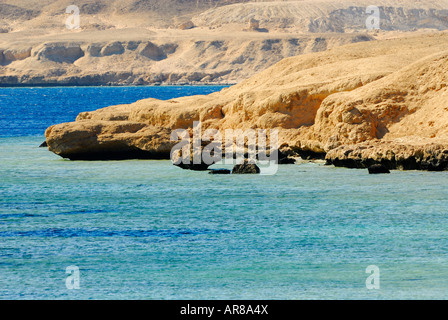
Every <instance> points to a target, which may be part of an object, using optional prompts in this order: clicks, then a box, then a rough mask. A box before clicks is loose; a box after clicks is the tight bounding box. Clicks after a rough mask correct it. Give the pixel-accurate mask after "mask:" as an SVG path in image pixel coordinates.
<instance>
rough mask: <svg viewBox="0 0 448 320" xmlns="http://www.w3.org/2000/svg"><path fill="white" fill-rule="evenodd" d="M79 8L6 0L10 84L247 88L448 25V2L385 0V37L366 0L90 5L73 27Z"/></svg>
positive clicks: (139, 0) (3, 67) (1, 35)
mask: <svg viewBox="0 0 448 320" xmlns="http://www.w3.org/2000/svg"><path fill="white" fill-rule="evenodd" d="M71 4H72V2H71V1H69V0H44V1H36V0H23V1H17V0H2V1H0V85H3V86H5V85H51V84H53V85H54V84H56V85H148V84H198V83H200V84H222V83H238V82H240V81H242V80H244V79H247V78H249V77H250V76H252V75H254V74H256V73H258V72H260V71H262V70H265V69H266V68H268V67H270V66H271V65H273V64H275V63H277V62H279V61H280V60H282V59H284V58H288V57H293V56H297V55H301V54H307V53H311V52H320V51H325V50H327V49H331V48H334V47H337V46H341V45H346V44H350V43H357V42H362V41H373V40H376V39H386V38H397V37H403V36H406V33H407V32H410V31H412V32H414V33H416V34H417V33H424V34H431V33H432V32H434V31H437V30H444V29H446V28H447V26H448V22H447V21H448V20H447V19H448V11H447V10H446V9H445V8H448V0H425V1H409V0H400V1H392V0H380V1H377V2H376V5H378V7H379V10H380V16H381V25H380V27H381V30H378V31H368V30H367V29H366V23H365V21H366V19H367V17H368V16H369V14H368V13H366V8H367V7H368V6H369V5H371V3H370V2H369V1H364V0H357V1H355V0H353V1H349V0H317V1H311V0H303V1H268V2H266V1H262V2H260V1H258V2H247V1H240V0H190V1H188V0H184V1H181V0H168V1H165V0H125V1H122V0H120V1H118V0H107V1H106V0H100V1H93V0H80V1H77V6H78V7H79V9H80V28H79V29H76V30H68V29H67V28H66V26H65V21H66V19H67V18H68V17H69V16H70V14H67V13H65V9H66V7H67V6H68V5H71ZM251 21H255V22H254V23H253V24H252V22H251Z"/></svg>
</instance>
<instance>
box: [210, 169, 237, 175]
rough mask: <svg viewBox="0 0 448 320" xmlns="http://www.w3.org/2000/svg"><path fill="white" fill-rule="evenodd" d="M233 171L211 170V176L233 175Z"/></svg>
mask: <svg viewBox="0 0 448 320" xmlns="http://www.w3.org/2000/svg"><path fill="white" fill-rule="evenodd" d="M231 173H232V171H230V170H227V169H211V170H210V172H209V174H231Z"/></svg>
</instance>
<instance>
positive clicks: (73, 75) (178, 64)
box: [0, 31, 373, 85]
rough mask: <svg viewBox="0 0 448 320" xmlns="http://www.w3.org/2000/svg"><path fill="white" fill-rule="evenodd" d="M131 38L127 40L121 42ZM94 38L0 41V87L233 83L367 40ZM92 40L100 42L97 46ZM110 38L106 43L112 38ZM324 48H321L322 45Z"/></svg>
mask: <svg viewBox="0 0 448 320" xmlns="http://www.w3.org/2000/svg"><path fill="white" fill-rule="evenodd" d="M127 33H129V36H130V39H131V40H129V39H128V40H121V39H120V38H125V37H126V35H127ZM127 33H126V32H122V33H117V38H119V40H113V34H112V33H109V34H107V35H106V39H105V38H104V37H105V35H104V34H103V33H102V32H93V33H91V34H90V35H91V36H92V38H91V39H89V40H78V39H74V40H72V41H67V40H63V37H61V40H43V43H42V42H41V40H39V39H38V40H36V39H34V40H33V39H30V41H23V42H19V43H15V44H9V43H7V42H3V44H2V41H1V39H0V48H2V47H3V48H8V49H3V50H1V49H0V85H45V84H58V85H64V84H67V85H151V84H170V85H173V84H223V83H224V84H228V83H237V82H240V81H242V80H244V79H247V78H249V77H250V76H252V75H254V74H255V73H257V72H260V71H262V70H264V69H266V68H267V67H269V66H271V65H273V64H275V63H277V62H279V61H280V60H282V59H283V58H285V57H292V56H296V55H300V54H304V53H308V52H319V51H323V50H326V49H327V48H333V47H336V46H340V45H344V44H349V43H356V42H360V41H370V40H373V37H372V36H370V35H367V34H364V35H356V34H351V35H326V36H323V35H302V36H285V35H263V36H261V37H258V36H256V35H255V36H254V35H250V34H241V35H240V37H238V38H234V37H230V36H225V35H223V36H222V37H221V39H220V40H218V39H219V37H214V36H211V37H210V36H207V35H205V34H203V35H197V36H196V37H194V38H193V37H192V36H191V35H190V36H183V35H182V34H181V33H179V32H174V33H175V34H174V35H172V36H166V37H162V36H161V35H155V34H153V33H151V32H147V31H146V34H147V37H148V38H149V39H151V40H141V38H142V36H141V35H140V36H139V33H138V32H136V33H135V34H131V33H132V31H127ZM95 39H97V40H95ZM109 39H110V40H109ZM322 43H324V44H325V46H322Z"/></svg>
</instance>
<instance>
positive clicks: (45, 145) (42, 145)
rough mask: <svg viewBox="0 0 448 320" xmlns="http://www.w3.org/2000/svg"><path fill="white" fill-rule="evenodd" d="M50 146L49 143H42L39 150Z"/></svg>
mask: <svg viewBox="0 0 448 320" xmlns="http://www.w3.org/2000/svg"><path fill="white" fill-rule="evenodd" d="M47 147H48V144H47V141H44V142H42V144H41V145H40V146H39V148H47Z"/></svg>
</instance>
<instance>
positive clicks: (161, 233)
mask: <svg viewBox="0 0 448 320" xmlns="http://www.w3.org/2000/svg"><path fill="white" fill-rule="evenodd" d="M230 232H231V231H229V230H206V229H204V230H202V229H201V230H191V229H167V230H98V229H92V230H88V229H53V228H50V229H43V230H33V231H4V232H0V237H3V238H5V237H44V238H75V237H133V238H148V237H170V238H175V237H181V236H196V235H206V234H223V233H230Z"/></svg>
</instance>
